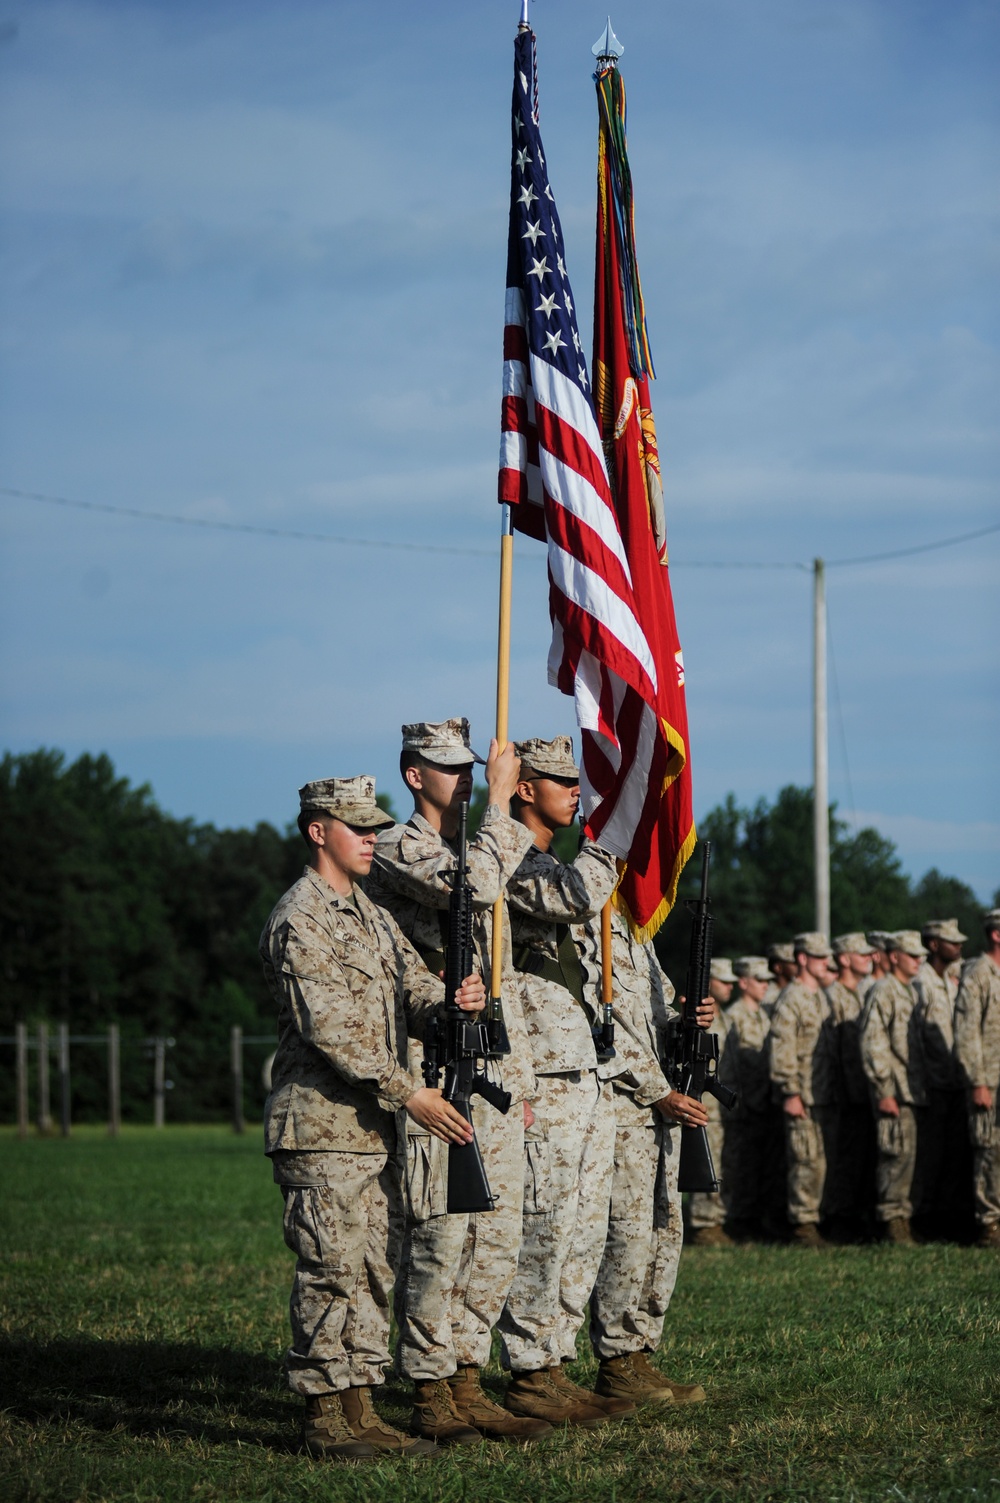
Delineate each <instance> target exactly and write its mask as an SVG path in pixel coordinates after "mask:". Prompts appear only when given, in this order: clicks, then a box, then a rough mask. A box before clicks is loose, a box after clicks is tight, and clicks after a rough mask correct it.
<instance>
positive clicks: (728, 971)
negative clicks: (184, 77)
mask: <svg viewBox="0 0 1000 1503" xmlns="http://www.w3.org/2000/svg"><path fill="white" fill-rule="evenodd" d="M708 975H709V979H710V980H711V981H722V982H724V983H725V984H726V985H727V986H735V985H736V972H735V971H734V970H733V962H732V961H731V960H713V961H712V964H711V965H710V966H709V968H708Z"/></svg>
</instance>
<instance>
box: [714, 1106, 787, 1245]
mask: <svg viewBox="0 0 1000 1503" xmlns="http://www.w3.org/2000/svg"><path fill="white" fill-rule="evenodd" d="M784 1170H785V1143H784V1130H783V1128H782V1124H781V1119H780V1116H779V1114H778V1111H777V1110H776V1109H775V1108H774V1107H770V1108H768V1109H766V1110H764V1111H761V1112H752V1111H746V1110H743V1111H740V1112H739V1114H737V1113H736V1112H733V1113H732V1114H731V1115H730V1117H729V1120H728V1121H727V1123H726V1137H725V1143H724V1144H723V1148H722V1183H723V1187H724V1190H725V1203H726V1210H727V1211H728V1213H729V1219H730V1220H731V1221H733V1222H734V1223H735V1224H736V1225H737V1226H738V1227H743V1228H745V1227H747V1226H748V1225H757V1224H763V1225H765V1226H766V1227H768V1229H770V1230H777V1228H778V1226H780V1225H781V1224H782V1223H783V1222H784V1219H785V1172H784Z"/></svg>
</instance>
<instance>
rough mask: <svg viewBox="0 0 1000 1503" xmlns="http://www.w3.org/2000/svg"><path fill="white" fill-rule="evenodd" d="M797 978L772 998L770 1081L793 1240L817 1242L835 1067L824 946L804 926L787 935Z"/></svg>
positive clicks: (822, 938) (832, 1123) (830, 1145)
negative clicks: (780, 1124)
mask: <svg viewBox="0 0 1000 1503" xmlns="http://www.w3.org/2000/svg"><path fill="white" fill-rule="evenodd" d="M792 945H793V948H794V950H795V963H796V966H797V968H798V977H797V979H796V980H795V981H793V982H792V983H791V985H790V986H787V987H786V988H785V990H784V991H783V992H782V994H781V996H780V997H779V998H778V1002H777V1006H776V1007H775V1009H774V1014H773V1016H772V1018H771V1032H770V1035H769V1040H768V1042H769V1047H770V1068H771V1080H772V1083H773V1084H774V1086H775V1089H776V1090H777V1092H778V1094H779V1096H780V1097H781V1102H782V1112H783V1113H784V1126H785V1154H786V1164H787V1176H788V1178H787V1184H788V1219H789V1221H790V1222H791V1223H792V1228H793V1230H792V1241H793V1242H797V1243H799V1244H800V1245H802V1246H805V1247H823V1246H825V1245H826V1244H825V1241H824V1239H823V1238H822V1237H821V1236H820V1233H819V1229H818V1228H819V1222H820V1219H821V1217H822V1214H823V1191H824V1188H825V1185H826V1168H827V1162H828V1160H829V1159H831V1158H832V1157H833V1153H834V1143H835V1138H834V1134H835V1131H836V1089H837V1070H836V1055H835V1052H834V1041H833V1030H832V1028H831V1026H830V1004H829V1002H828V1001H827V997H826V992H825V991H824V990H823V982H824V981H825V980H826V977H827V962H828V961H829V959H830V955H831V953H832V952H831V950H830V945H829V942H828V940H827V937H826V935H825V934H820V933H817V932H816V931H810V932H808V933H803V934H797V935H796V936H795V938H794V940H793V941H792Z"/></svg>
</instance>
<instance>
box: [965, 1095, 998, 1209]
mask: <svg viewBox="0 0 1000 1503" xmlns="http://www.w3.org/2000/svg"><path fill="white" fill-rule="evenodd" d="M969 1135H970V1137H971V1138H972V1145H973V1146H972V1185H973V1192H974V1194H975V1200H976V1221H977V1223H978V1224H979V1226H981V1227H983V1226H997V1225H998V1224H1000V1121H998V1119H997V1091H996V1088H995V1087H994V1092H993V1110H992V1111H977V1110H975V1109H974V1108H970V1112H969Z"/></svg>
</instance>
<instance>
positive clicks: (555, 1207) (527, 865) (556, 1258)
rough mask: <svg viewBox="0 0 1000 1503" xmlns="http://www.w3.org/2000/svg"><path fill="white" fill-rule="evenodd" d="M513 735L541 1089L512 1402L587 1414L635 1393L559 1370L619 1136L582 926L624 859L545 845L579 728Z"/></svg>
mask: <svg viewBox="0 0 1000 1503" xmlns="http://www.w3.org/2000/svg"><path fill="white" fill-rule="evenodd" d="M515 746H516V748H517V751H518V754H519V755H520V757H521V781H520V782H519V783H518V786H517V794H516V797H515V799H514V800H513V803H512V808H513V811H514V816H515V818H517V819H519V820H520V821H521V822H522V823H523V824H524V825H525V827H526V828H527V829H529V830H530V831H531V833H532V835H533V838H534V843H533V844H532V846H531V848H530V849H529V851H528V853H527V855H526V856H525V858H524V860H523V861H522V862H521V865H520V866H519V867H518V869H517V871H516V872H515V874H514V876H513V877H512V878H511V879H510V881H509V882H508V884H507V900H508V905H509V909H510V920H511V937H512V944H513V956H514V964H515V966H516V967H517V969H518V970H519V971H520V973H521V985H522V997H523V1005H524V1015H525V1020H526V1022H527V1025H528V1037H529V1040H530V1042H531V1050H532V1063H533V1065H534V1071H535V1081H536V1094H535V1099H534V1101H533V1102H532V1107H533V1111H534V1118H535V1120H534V1122H533V1123H532V1125H531V1126H530V1127H529V1128H527V1129H526V1132H525V1166H524V1234H523V1242H522V1245H521V1254H520V1258H519V1260H518V1268H517V1274H516V1276H515V1278H514V1283H513V1285H512V1286H511V1290H510V1293H509V1294H508V1296H507V1303H506V1305H505V1307H504V1311H503V1314H502V1315H501V1317H500V1322H499V1326H500V1331H501V1333H502V1336H503V1347H504V1356H505V1359H506V1362H507V1364H508V1365H509V1367H510V1369H511V1372H512V1373H513V1381H512V1382H511V1385H510V1388H509V1389H508V1391H507V1394H506V1397H505V1399H504V1403H505V1404H506V1406H507V1408H509V1409H510V1410H511V1411H512V1412H513V1413H515V1414H523V1415H529V1416H531V1417H534V1418H538V1419H545V1420H549V1421H550V1422H552V1423H557V1424H561V1423H570V1424H577V1425H584V1426H586V1427H588V1428H589V1427H594V1426H597V1425H602V1424H606V1423H607V1422H608V1420H609V1419H612V1418H615V1417H618V1416H620V1415H622V1414H624V1413H629V1412H633V1411H634V1407H635V1406H634V1405H633V1404H631V1403H629V1402H627V1401H625V1400H616V1399H606V1398H603V1397H600V1396H599V1395H597V1394H594V1393H591V1392H590V1391H589V1390H587V1389H583V1388H579V1387H577V1385H575V1384H573V1383H571V1382H570V1381H569V1379H568V1378H567V1377H566V1375H565V1373H564V1371H563V1364H564V1363H566V1362H569V1361H572V1360H573V1359H574V1358H575V1356H576V1334H577V1330H578V1329H579V1326H580V1323H581V1319H582V1312H583V1309H584V1307H585V1305H586V1301H587V1298H588V1296H589V1294H590V1291H591V1289H592V1288H593V1284H594V1279H595V1277H596V1275H597V1269H598V1265H599V1263H600V1249H601V1247H602V1245H603V1240H604V1235H605V1233H606V1229H607V1220H608V1202H609V1197H610V1194H611V1175H612V1169H613V1165H614V1145H615V1112H614V1101H613V1095H612V1088H611V1083H610V1081H607V1080H602V1079H601V1077H600V1075H599V1073H598V1060H597V1051H596V1048H595V1043H594V1037H593V1034H592V1031H591V1030H592V1027H593V1026H594V1025H595V1024H596V1022H597V1019H596V1017H595V1015H594V1014H593V1011H592V1009H591V1008H590V1006H589V1005H588V1003H587V1001H586V999H585V997H584V992H583V969H582V964H581V947H582V943H583V931H582V928H581V927H580V926H581V925H583V924H584V923H586V921H587V920H588V919H591V918H593V917H595V915H596V914H598V913H599V912H600V910H601V908H602V907H603V906H604V904H605V903H606V902H607V900H608V899H609V898H610V896H611V893H612V890H613V889H614V886H615V882H616V879H617V867H616V863H615V859H614V857H613V856H612V855H611V854H610V852H608V851H605V850H603V849H602V848H601V847H600V846H599V845H595V844H594V842H593V841H590V840H587V841H584V843H583V846H582V848H581V850H580V852H579V854H578V856H577V857H576V859H575V860H574V861H571V862H562V861H559V860H558V859H557V857H556V856H555V855H553V853H552V852H551V850H550V849H549V846H550V844H551V841H552V837H553V835H554V834H555V832H556V830H558V829H565V828H569V827H570V826H571V825H572V823H573V820H574V818H575V816H576V811H577V806H578V804H579V799H580V781H579V778H580V775H579V769H578V768H577V766H576V764H575V762H574V760H573V745H572V742H571V740H570V738H569V737H568V736H557V737H555V739H554V740H552V741H543V740H540V739H535V740H530V741H518V742H516V743H515ZM595 1248H596V1252H595Z"/></svg>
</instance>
